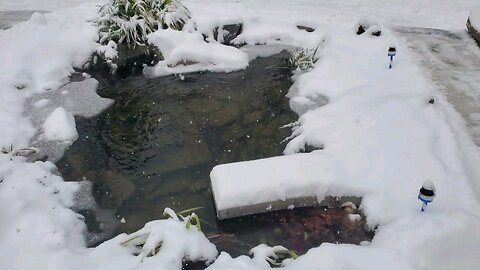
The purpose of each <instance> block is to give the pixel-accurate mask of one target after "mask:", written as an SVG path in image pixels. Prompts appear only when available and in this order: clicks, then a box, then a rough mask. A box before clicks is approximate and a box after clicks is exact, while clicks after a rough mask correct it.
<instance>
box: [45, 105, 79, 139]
mask: <svg viewBox="0 0 480 270" xmlns="http://www.w3.org/2000/svg"><path fill="white" fill-rule="evenodd" d="M75 127H76V126H75V118H73V115H72V114H71V113H69V112H67V111H66V110H65V109H64V108H62V107H58V108H56V109H55V110H54V111H53V112H52V113H51V114H50V115H49V116H48V117H47V119H46V120H45V123H43V131H44V133H45V138H46V139H47V140H52V141H73V140H74V139H76V138H77V137H78V133H77V129H76V128H75Z"/></svg>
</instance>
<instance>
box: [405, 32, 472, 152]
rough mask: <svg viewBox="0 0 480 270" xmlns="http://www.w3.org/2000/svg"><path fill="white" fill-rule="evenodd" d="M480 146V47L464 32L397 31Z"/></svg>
mask: <svg viewBox="0 0 480 270" xmlns="http://www.w3.org/2000/svg"><path fill="white" fill-rule="evenodd" d="M396 32H397V33H398V34H399V35H400V36H402V37H405V38H406V39H407V42H408V45H409V47H410V48H411V49H412V50H413V52H415V53H416V54H417V55H418V57H419V59H420V64H421V65H422V66H423V67H424V68H425V70H427V71H428V72H429V73H430V75H431V77H432V79H433V81H434V82H435V83H436V84H437V85H438V86H439V87H440V89H442V90H443V91H444V93H445V95H446V97H447V99H448V101H449V102H450V104H452V105H453V106H454V108H455V109H456V110H457V111H458V112H459V113H460V114H461V115H462V116H463V118H464V119H465V120H466V122H467V125H468V127H469V129H470V132H471V134H472V136H473V139H474V141H475V143H476V144H477V145H479V146H480V48H479V47H478V46H477V44H476V43H475V41H474V40H473V39H472V38H471V37H470V36H469V35H468V33H467V32H466V31H464V32H456V33H452V32H448V31H443V30H435V29H425V28H397V29H396Z"/></svg>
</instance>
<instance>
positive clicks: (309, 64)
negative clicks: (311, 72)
mask: <svg viewBox="0 0 480 270" xmlns="http://www.w3.org/2000/svg"><path fill="white" fill-rule="evenodd" d="M317 51H318V46H317V47H315V48H311V49H304V48H297V49H296V50H295V51H293V52H292V53H291V54H290V57H289V58H288V59H287V66H289V67H291V68H293V69H300V70H308V69H311V68H313V66H314V65H315V63H316V62H317V61H318V56H317Z"/></svg>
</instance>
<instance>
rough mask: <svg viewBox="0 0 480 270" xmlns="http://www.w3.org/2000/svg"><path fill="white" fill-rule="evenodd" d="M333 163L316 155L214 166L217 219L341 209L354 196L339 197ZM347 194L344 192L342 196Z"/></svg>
mask: <svg viewBox="0 0 480 270" xmlns="http://www.w3.org/2000/svg"><path fill="white" fill-rule="evenodd" d="M333 164H334V163H333V162H332V161H331V160H330V159H329V158H328V157H325V156H323V155H316V154H314V153H304V154H294V155H288V156H279V157H273V158H266V159H259V160H253V161H243V162H237V163H230V164H222V165H218V166H215V167H214V168H213V170H212V172H211V173H210V179H211V183H212V192H213V196H214V200H215V205H216V208H217V217H218V219H225V218H232V217H238V216H244V215H249V214H255V213H261V212H268V211H274V210H282V209H292V208H295V207H307V206H328V207H338V206H340V205H341V204H343V203H345V202H347V201H353V202H354V203H355V204H359V203H360V198H358V197H354V196H343V197H336V195H338V194H340V193H338V192H337V188H335V189H332V183H333V182H334V181H335V174H334V171H335V170H334V168H333ZM343 194H345V193H343Z"/></svg>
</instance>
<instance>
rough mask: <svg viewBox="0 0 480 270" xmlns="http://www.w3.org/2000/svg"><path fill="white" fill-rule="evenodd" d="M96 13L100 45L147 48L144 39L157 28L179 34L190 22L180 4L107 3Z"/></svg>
mask: <svg viewBox="0 0 480 270" xmlns="http://www.w3.org/2000/svg"><path fill="white" fill-rule="evenodd" d="M99 13H100V16H99V18H98V20H97V25H98V26H99V28H100V43H101V44H107V43H108V42H110V41H114V42H115V43H117V44H122V43H124V44H127V45H128V46H129V47H135V46H137V45H140V46H143V45H147V35H148V34H150V33H152V32H155V31H156V30H158V29H161V28H162V29H166V28H171V29H175V30H181V29H182V28H183V25H184V24H185V22H186V21H187V20H188V19H189V18H190V12H189V11H188V9H187V8H186V7H185V6H183V4H182V2H181V0H110V1H109V2H108V3H107V4H106V5H104V6H103V7H102V8H101V9H100V11H99Z"/></svg>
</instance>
